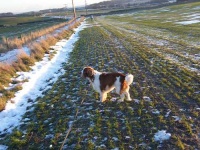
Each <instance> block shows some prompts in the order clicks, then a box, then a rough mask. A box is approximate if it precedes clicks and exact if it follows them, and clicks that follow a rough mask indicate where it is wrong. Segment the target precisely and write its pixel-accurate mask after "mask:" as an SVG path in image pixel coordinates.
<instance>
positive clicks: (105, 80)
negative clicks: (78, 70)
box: [99, 73, 125, 91]
mask: <svg viewBox="0 0 200 150" xmlns="http://www.w3.org/2000/svg"><path fill="white" fill-rule="evenodd" d="M117 77H120V82H121V89H123V88H124V87H125V85H124V84H123V83H124V81H125V75H124V74H122V73H102V74H101V75H100V76H99V80H100V89H101V91H104V90H105V89H106V87H107V86H108V87H111V86H113V84H114V83H115V81H116V80H117Z"/></svg>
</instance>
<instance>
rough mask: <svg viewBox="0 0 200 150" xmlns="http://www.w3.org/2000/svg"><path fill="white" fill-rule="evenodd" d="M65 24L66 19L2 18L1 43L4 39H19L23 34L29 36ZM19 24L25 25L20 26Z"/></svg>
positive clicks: (0, 28)
mask: <svg viewBox="0 0 200 150" xmlns="http://www.w3.org/2000/svg"><path fill="white" fill-rule="evenodd" d="M62 22H65V20H64V19H52V18H48V17H47V18H43V17H14V18H13V17H12V18H10V17H7V18H0V25H4V27H0V42H2V39H1V38H2V37H7V38H9V37H10V38H11V37H16V36H17V37H18V36H21V35H23V34H28V33H31V32H34V31H37V30H41V29H43V28H47V27H51V26H53V25H56V24H59V23H62ZM19 23H23V24H21V25H18V24H19Z"/></svg>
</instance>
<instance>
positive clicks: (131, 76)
mask: <svg viewBox="0 0 200 150" xmlns="http://www.w3.org/2000/svg"><path fill="white" fill-rule="evenodd" d="M133 78H134V76H133V75H132V74H127V75H126V77H125V81H126V82H127V84H128V85H130V84H131V83H132V82H133Z"/></svg>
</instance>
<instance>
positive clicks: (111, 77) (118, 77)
mask: <svg viewBox="0 0 200 150" xmlns="http://www.w3.org/2000/svg"><path fill="white" fill-rule="evenodd" d="M81 76H82V77H83V78H86V79H88V80H89V82H90V84H91V85H92V87H93V89H94V90H95V91H97V92H98V93H99V94H100V101H101V102H104V101H105V100H106V98H107V93H109V92H110V91H112V90H113V89H115V90H116V93H117V94H119V95H120V100H119V102H123V101H124V98H125V96H126V98H127V99H126V100H127V101H131V100H132V99H131V97H130V94H129V88H130V87H129V86H130V84H131V83H132V82H133V78H134V76H133V75H132V74H127V75H124V74H122V73H119V72H113V73H106V72H99V71H97V70H94V69H93V68H92V67H90V66H87V67H84V68H83V70H82V71H81Z"/></svg>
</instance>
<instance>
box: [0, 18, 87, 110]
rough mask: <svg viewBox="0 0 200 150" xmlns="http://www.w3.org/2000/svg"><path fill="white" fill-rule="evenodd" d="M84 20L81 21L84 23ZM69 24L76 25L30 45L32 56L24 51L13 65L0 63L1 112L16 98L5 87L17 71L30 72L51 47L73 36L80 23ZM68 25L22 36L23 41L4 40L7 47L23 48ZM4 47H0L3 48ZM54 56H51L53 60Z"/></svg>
mask: <svg viewBox="0 0 200 150" xmlns="http://www.w3.org/2000/svg"><path fill="white" fill-rule="evenodd" d="M83 19H84V18H82V19H80V20H79V21H83ZM69 23H72V24H73V23H74V24H73V25H71V26H70V29H69V30H64V29H63V30H62V31H61V32H60V33H58V34H57V35H56V36H51V35H48V36H46V38H45V39H44V40H41V41H39V42H38V41H36V42H33V43H29V48H30V50H31V54H30V56H29V55H27V54H26V53H25V52H24V51H20V53H19V55H18V56H17V60H16V61H15V62H13V63H12V64H10V65H9V64H4V63H0V77H1V78H0V94H1V95H0V111H2V110H3V109H4V108H5V105H6V102H7V100H8V99H10V98H12V97H13V96H14V92H13V91H7V90H5V89H4V86H8V84H9V83H11V78H12V77H13V76H14V75H15V74H16V72H17V71H28V70H30V66H32V65H33V64H34V62H35V61H39V60H41V59H42V58H43V56H44V54H45V53H49V47H50V46H51V45H55V43H56V42H58V41H59V40H61V39H63V38H68V37H69V36H70V35H71V34H73V28H75V27H77V26H78V25H79V24H80V23H79V22H78V21H77V22H74V20H72V21H70V22H69ZM64 25H66V23H62V24H59V25H56V26H53V27H51V28H48V29H44V30H42V31H38V32H35V33H31V34H30V36H22V37H21V39H17V38H14V39H13V41H9V40H8V39H6V38H5V37H4V38H3V42H4V45H6V44H5V43H6V42H7V45H8V46H10V47H12V48H13V47H15V48H21V46H22V45H23V44H25V43H27V42H30V41H32V40H33V39H35V38H37V37H40V36H44V35H45V34H48V33H50V32H52V31H53V30H56V29H58V28H61V27H63V26H64ZM9 42H10V43H9ZM1 46H2V45H0V48H1ZM52 57H53V56H51V58H52Z"/></svg>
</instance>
